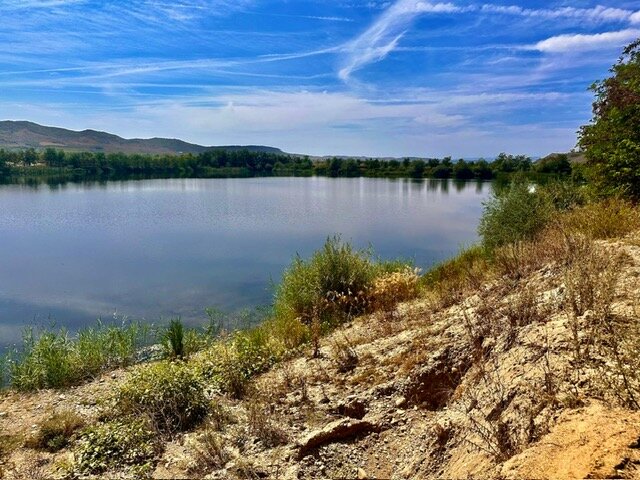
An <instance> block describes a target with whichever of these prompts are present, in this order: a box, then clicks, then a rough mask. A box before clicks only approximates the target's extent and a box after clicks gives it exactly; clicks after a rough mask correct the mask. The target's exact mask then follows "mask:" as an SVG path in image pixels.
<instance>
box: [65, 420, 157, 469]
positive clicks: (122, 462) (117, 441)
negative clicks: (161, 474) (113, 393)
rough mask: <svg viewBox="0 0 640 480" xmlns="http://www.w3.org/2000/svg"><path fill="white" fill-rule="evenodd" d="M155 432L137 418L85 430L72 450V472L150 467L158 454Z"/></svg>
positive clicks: (145, 422) (115, 421)
mask: <svg viewBox="0 0 640 480" xmlns="http://www.w3.org/2000/svg"><path fill="white" fill-rule="evenodd" d="M155 437H156V436H155V433H154V431H153V430H152V429H151V428H150V426H149V424H148V422H147V421H145V420H144V419H140V418H131V417H129V418H122V419H118V420H114V421H111V422H107V423H102V424H99V425H95V426H93V427H90V428H88V429H87V430H85V431H84V432H83V433H82V436H81V437H80V440H79V444H78V447H77V449H76V450H75V464H74V470H75V471H77V472H78V473H82V474H86V473H93V474H97V473H102V472H104V471H106V470H109V469H112V468H121V467H122V466H136V467H138V468H140V467H144V466H145V465H150V462H151V461H152V459H153V458H154V457H155V455H156V454H157V453H158V444H157V442H156V438H155Z"/></svg>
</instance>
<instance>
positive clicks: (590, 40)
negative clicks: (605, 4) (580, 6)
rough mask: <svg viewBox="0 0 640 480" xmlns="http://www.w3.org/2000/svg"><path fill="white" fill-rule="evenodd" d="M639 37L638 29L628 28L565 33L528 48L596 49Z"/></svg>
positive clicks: (620, 44) (551, 49)
mask: <svg viewBox="0 0 640 480" xmlns="http://www.w3.org/2000/svg"><path fill="white" fill-rule="evenodd" d="M638 37H640V30H639V29H633V28H629V29H626V30H618V31H615V32H603V33H594V34H589V35H587V34H581V33H577V34H565V35H557V36H554V37H550V38H547V39H546V40H542V41H540V42H538V43H536V44H535V45H532V46H531V47H530V48H531V49H534V50H538V51H540V52H551V53H560V52H575V51H588V50H598V49H602V48H613V47H620V46H622V45H624V44H625V43H628V42H629V41H631V40H634V39H636V38H638Z"/></svg>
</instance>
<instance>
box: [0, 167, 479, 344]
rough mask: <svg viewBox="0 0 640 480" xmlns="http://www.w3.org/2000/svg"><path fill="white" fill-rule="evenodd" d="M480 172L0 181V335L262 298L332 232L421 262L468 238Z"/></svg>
mask: <svg viewBox="0 0 640 480" xmlns="http://www.w3.org/2000/svg"><path fill="white" fill-rule="evenodd" d="M490 191H491V185H490V184H488V183H475V182H474V183H455V182H453V181H450V180H443V181H439V180H424V181H412V180H389V179H370V178H353V179H352V178H336V179H333V178H324V177H310V178H249V179H175V180H143V181H125V182H109V183H106V184H67V185H65V186H58V187H50V186H47V185H41V186H39V187H37V188H34V187H27V186H22V185H4V186H0V344H4V345H6V344H8V343H13V342H15V341H16V340H18V339H19V338H20V335H21V332H22V329H23V327H24V326H25V325H47V326H49V325H51V324H53V323H55V324H56V325H58V326H66V327H68V328H70V329H72V330H73V329H76V328H77V327H79V326H81V325H83V324H91V323H93V322H94V321H95V320H96V319H97V318H98V317H102V318H103V319H105V320H106V319H111V318H114V317H117V318H121V317H122V316H126V317H129V318H135V319H145V320H148V321H154V322H157V321H159V320H160V319H161V318H162V319H167V318H170V317H173V316H181V317H182V318H183V320H185V321H186V322H187V323H192V324H195V323H198V322H199V321H202V320H203V319H204V318H205V315H204V313H203V311H204V308H205V307H207V306H216V307H218V308H221V309H222V310H225V311H229V312H232V311H235V310H239V309H242V308H245V307H250V308H251V307H255V306H259V305H268V304H270V302H271V299H272V297H273V286H272V285H273V282H276V283H277V282H278V281H279V279H280V277H281V275H282V272H283V269H284V268H285V267H286V266H287V265H288V264H289V263H290V261H291V259H292V257H293V255H294V254H295V253H296V252H298V253H299V254H300V255H302V256H308V255H310V254H311V253H312V252H313V251H314V250H316V249H318V248H319V247H320V246H321V245H322V244H323V242H324V240H325V239H326V237H327V236H329V235H333V234H336V233H339V234H341V235H342V238H343V239H345V240H350V241H352V242H353V243H354V244H355V245H356V246H359V247H367V246H368V245H372V246H373V248H374V250H375V252H376V253H377V254H378V255H380V256H381V257H383V258H387V259H388V258H397V257H405V258H412V259H413V260H414V261H415V263H416V265H417V266H419V267H422V268H428V267H429V266H430V265H432V264H433V263H435V262H437V261H440V260H443V259H445V258H447V257H449V256H451V255H452V254H455V253H456V252H457V251H458V250H459V249H460V248H461V247H462V246H464V245H469V244H471V243H473V242H474V241H476V240H477V234H476V228H477V224H478V219H479V217H480V214H481V211H482V205H481V202H482V201H483V200H484V199H485V198H486V197H487V196H488V195H489V193H490Z"/></svg>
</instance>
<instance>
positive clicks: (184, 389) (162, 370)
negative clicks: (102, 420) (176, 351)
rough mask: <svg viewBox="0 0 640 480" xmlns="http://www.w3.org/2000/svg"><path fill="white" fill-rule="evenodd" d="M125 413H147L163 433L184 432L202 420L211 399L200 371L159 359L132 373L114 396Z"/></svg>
mask: <svg viewBox="0 0 640 480" xmlns="http://www.w3.org/2000/svg"><path fill="white" fill-rule="evenodd" d="M113 406H114V408H115V411H116V412H117V413H118V414H119V415H122V416H127V415H133V416H146V417H148V418H149V419H150V420H151V422H152V424H153V426H154V427H155V428H156V429H157V430H158V432H160V433H162V434H173V433H175V432H179V431H184V430H186V429H188V428H190V427H191V426H193V425H195V424H196V423H198V422H199V421H200V420H202V419H203V418H204V417H205V415H206V414H207V412H208V408H209V402H208V401H207V398H206V395H205V393H204V385H203V383H202V380H201V378H200V377H199V376H198V374H197V373H196V372H195V371H194V369H193V368H191V367H190V366H189V365H187V364H185V363H183V362H159V363H156V364H152V365H145V366H143V367H141V368H138V369H136V370H135V371H134V372H132V373H131V374H130V376H129V378H128V379H127V380H126V382H125V383H124V384H123V385H121V386H120V387H118V390H117V392H116V394H115V396H114V399H113Z"/></svg>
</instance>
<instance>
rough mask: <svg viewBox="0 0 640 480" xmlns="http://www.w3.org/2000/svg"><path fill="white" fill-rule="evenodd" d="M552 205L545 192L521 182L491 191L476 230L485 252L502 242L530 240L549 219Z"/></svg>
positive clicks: (503, 243) (502, 243) (504, 243)
mask: <svg viewBox="0 0 640 480" xmlns="http://www.w3.org/2000/svg"><path fill="white" fill-rule="evenodd" d="M552 212H553V205H552V202H551V200H550V199H549V197H548V196H547V195H544V194H542V193H540V192H538V191H536V190H535V189H532V188H531V187H530V186H529V185H528V184H527V183H525V182H522V181H517V182H514V183H513V184H512V185H511V186H510V187H509V188H507V189H506V190H505V191H502V192H494V194H493V196H492V197H491V198H490V199H489V200H488V201H487V202H485V203H484V212H483V214H482V218H481V219H480V226H479V227H478V233H479V234H480V236H481V237H482V243H483V245H484V247H485V248H486V249H487V250H488V251H493V250H494V249H495V248H497V247H500V246H502V245H507V244H511V243H516V242H519V241H522V240H530V239H532V238H533V236H534V235H535V234H536V233H537V232H539V231H540V230H541V229H542V228H543V227H544V226H545V225H546V223H547V222H548V221H549V219H550V218H551V214H552Z"/></svg>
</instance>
